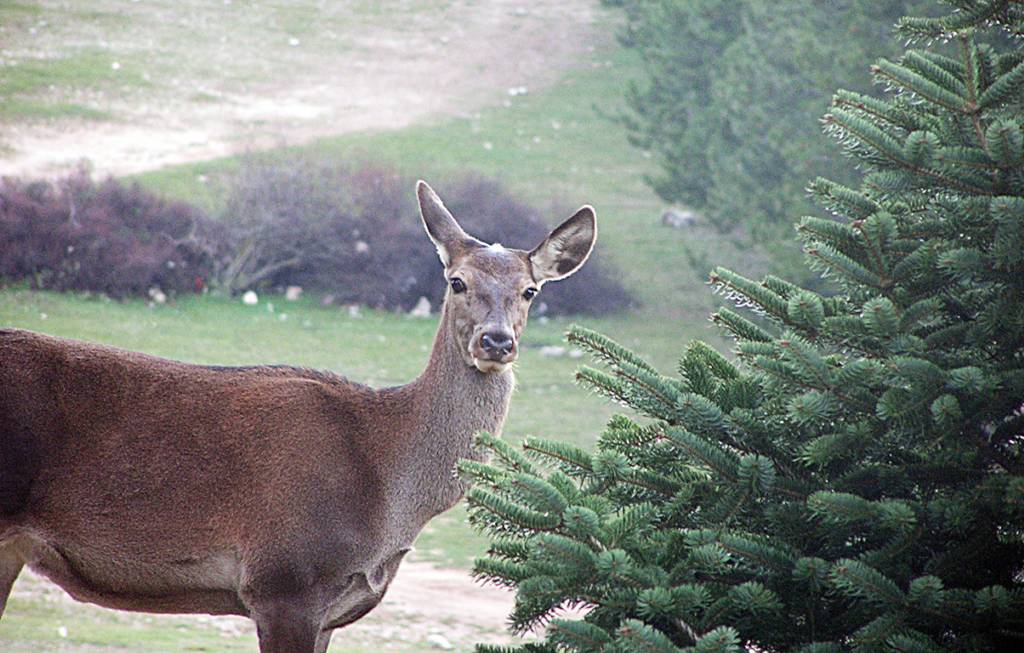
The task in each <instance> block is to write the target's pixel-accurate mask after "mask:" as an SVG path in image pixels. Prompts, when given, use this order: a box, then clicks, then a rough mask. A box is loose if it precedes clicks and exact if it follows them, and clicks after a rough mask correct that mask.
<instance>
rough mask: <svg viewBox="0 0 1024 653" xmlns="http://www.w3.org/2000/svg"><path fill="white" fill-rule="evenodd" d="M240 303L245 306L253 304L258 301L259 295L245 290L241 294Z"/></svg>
mask: <svg viewBox="0 0 1024 653" xmlns="http://www.w3.org/2000/svg"><path fill="white" fill-rule="evenodd" d="M242 303H243V304H245V305H246V306H255V305H256V304H259V303H260V296H259V295H257V294H256V293H255V291H252V290H246V291H245V294H244V295H242Z"/></svg>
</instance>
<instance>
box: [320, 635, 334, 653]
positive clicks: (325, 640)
mask: <svg viewBox="0 0 1024 653" xmlns="http://www.w3.org/2000/svg"><path fill="white" fill-rule="evenodd" d="M333 634H334V631H333V630H321V631H320V633H319V634H318V635H317V636H316V653H327V647H328V646H330V645H331V635H333Z"/></svg>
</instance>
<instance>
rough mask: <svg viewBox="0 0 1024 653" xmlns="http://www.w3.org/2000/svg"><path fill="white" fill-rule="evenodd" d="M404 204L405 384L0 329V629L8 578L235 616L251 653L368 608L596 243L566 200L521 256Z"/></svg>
mask: <svg viewBox="0 0 1024 653" xmlns="http://www.w3.org/2000/svg"><path fill="white" fill-rule="evenodd" d="M417 194H418V196H419V206H420V214H421V216H422V218H423V224H424V227H425V228H426V230H427V234H428V235H429V236H430V239H431V240H432V241H433V243H434V245H435V246H436V247H437V252H438V254H439V256H440V258H441V261H442V263H443V264H444V273H445V277H446V279H447V282H448V291H447V295H446V297H445V302H444V307H443V310H442V314H441V324H440V327H439V328H438V330H437V335H436V337H435V339H434V348H433V351H432V353H431V355H430V360H429V362H428V364H427V368H426V369H425V370H424V371H423V373H422V374H421V375H420V376H419V377H418V378H416V379H415V380H414V381H412V382H411V383H409V384H408V385H404V386H399V387H393V388H385V389H382V390H374V389H372V388H369V387H366V386H363V385H359V384H357V383H353V382H351V381H348V380H346V379H343V378H340V377H338V376H335V375H333V374H330V373H326V372H315V371H310V370H305V369H298V368H293V367H282V366H266V367H209V366H202V365H191V364H186V363H180V362H176V361H170V360H165V359H161V358H155V357H152V356H147V355H144V354H139V353H134V352H128V351H122V350H118V349H114V348H111V347H106V346H101V345H95V344H89V343H84V342H77V341H73V340H64V339H60V338H54V337H50V336H46V335H42V334H37V333H32V332H29V331H22V330H17V329H3V330H0V615H2V614H3V609H4V606H5V604H6V601H7V597H8V595H9V593H10V590H11V586H12V584H13V583H14V580H15V578H16V577H17V576H18V573H19V572H20V571H21V569H22V567H23V566H24V565H28V566H29V568H30V569H33V570H34V571H37V572H39V573H41V574H43V575H45V576H46V577H48V578H49V579H50V580H52V581H53V582H55V583H56V584H58V585H60V586H61V587H63V588H64V589H65V590H67V592H68V593H69V594H70V595H71V596H72V597H74V598H76V599H78V600H81V601H89V602H92V603H97V604H99V605H103V606H108V607H111V608H117V609H121V610H139V611H146V612H168V613H209V614H235V615H244V616H248V617H250V618H252V619H253V620H254V621H255V622H256V626H257V631H258V634H259V645H260V651H261V652H262V653H284V652H287V653H307V652H309V653H312V652H314V651H315V652H317V653H323V652H324V651H326V650H327V645H328V642H329V641H330V637H331V633H332V631H333V630H334V629H336V628H340V627H342V626H345V625H346V624H350V623H352V622H353V621H355V620H357V619H359V618H360V617H362V616H363V615H365V614H366V613H367V612H369V611H370V610H372V609H373V608H374V607H375V606H376V605H377V604H378V603H379V602H380V600H381V599H382V597H383V596H384V592H385V590H386V589H387V587H388V584H389V583H390V582H391V579H392V578H393V577H394V575H395V572H396V570H397V568H398V565H399V563H400V562H401V560H402V558H403V556H405V554H406V552H408V551H409V549H410V547H411V546H412V543H413V540H414V539H415V538H416V535H417V534H418V533H419V532H420V530H421V529H422V528H423V526H424V525H425V524H426V523H427V521H428V520H430V519H431V518H432V517H434V516H435V515H437V514H439V513H441V512H443V511H445V510H447V509H448V508H450V507H452V506H453V505H454V504H455V503H456V502H457V501H458V500H459V499H460V497H461V496H462V492H463V488H462V486H461V484H460V481H459V479H458V478H457V477H456V476H455V474H454V469H455V463H456V461H458V460H459V459H460V458H465V457H471V456H473V455H474V452H473V448H472V439H473V435H474V433H476V432H477V431H490V432H492V433H499V432H500V431H501V428H502V424H503V422H504V420H505V414H506V411H507V409H508V404H509V398H510V395H511V393H512V389H513V385H514V381H513V376H512V370H511V369H510V364H511V363H512V362H513V361H515V359H516V357H517V355H518V346H519V337H520V334H521V333H522V330H523V327H524V326H525V324H526V318H527V313H528V311H529V307H530V301H531V300H532V299H533V297H534V296H535V295H536V294H537V292H538V291H539V290H540V288H541V286H543V285H544V283H545V282H547V281H553V280H556V279H562V278H564V277H567V276H569V275H570V274H572V273H573V272H575V271H576V270H577V269H578V268H579V267H580V266H581V265H583V263H584V262H585V261H586V259H587V257H588V256H589V255H590V251H591V249H592V248H593V245H594V240H595V238H596V236H597V224H596V219H595V215H594V210H593V209H592V208H591V207H589V206H584V207H583V208H581V209H580V210H579V211H578V212H577V213H576V214H575V215H573V216H572V217H571V218H569V219H568V220H566V221H565V222H564V223H562V224H561V225H560V226H559V227H557V228H556V229H555V230H554V231H552V232H551V234H550V235H549V236H548V237H547V238H546V239H545V240H544V242H542V243H541V244H540V245H538V246H537V247H536V248H535V249H533V250H532V251H530V252H526V251H522V250H515V249H506V248H504V247H502V246H501V245H498V244H494V245H487V244H485V243H482V242H480V241H479V240H477V239H475V238H473V237H471V236H469V235H467V234H466V233H465V232H464V231H463V230H462V228H461V227H460V226H459V225H458V223H457V222H456V221H455V219H454V218H453V217H452V215H451V213H450V212H449V211H448V210H447V209H446V208H445V206H444V204H442V202H441V200H440V199H439V198H438V197H437V195H436V194H435V193H434V191H433V190H431V189H430V187H429V186H428V185H427V184H426V183H424V182H422V181H421V182H419V184H418V185H417Z"/></svg>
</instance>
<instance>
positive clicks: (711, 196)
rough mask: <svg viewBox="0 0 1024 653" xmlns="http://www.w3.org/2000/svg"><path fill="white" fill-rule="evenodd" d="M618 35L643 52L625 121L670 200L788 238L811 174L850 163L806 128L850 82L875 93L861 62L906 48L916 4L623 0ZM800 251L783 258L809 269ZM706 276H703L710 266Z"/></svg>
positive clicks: (726, 225)
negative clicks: (900, 24) (907, 20)
mask: <svg viewBox="0 0 1024 653" xmlns="http://www.w3.org/2000/svg"><path fill="white" fill-rule="evenodd" d="M611 4H619V5H621V6H622V7H623V8H624V10H625V13H626V16H627V23H626V27H625V29H624V30H623V32H622V35H621V40H622V42H623V43H624V44H625V45H626V46H628V47H631V48H633V49H635V50H636V52H637V53H638V54H639V55H640V57H641V60H642V67H643V71H644V78H643V80H642V81H641V82H639V83H634V84H633V85H632V86H631V88H630V90H629V93H628V96H627V102H628V106H629V111H628V113H626V114H625V115H624V116H622V120H623V121H624V123H625V125H626V126H627V127H628V129H629V132H630V134H631V140H632V142H633V143H634V144H635V145H637V146H638V147H642V148H644V149H646V150H649V151H651V152H653V153H654V154H655V155H656V157H657V160H658V162H659V164H660V168H661V172H660V174H658V175H656V176H653V177H652V178H650V179H649V183H650V185H651V186H652V188H653V189H654V190H655V191H656V192H657V193H658V195H659V196H661V197H662V198H663V199H664V200H666V201H667V202H678V203H681V204H684V205H687V206H690V207H692V208H694V209H697V210H699V211H700V212H701V213H702V214H704V215H705V216H706V218H707V219H708V221H709V222H710V223H711V224H712V225H714V226H715V227H717V228H718V229H720V230H722V231H730V230H733V229H734V228H735V227H737V226H742V227H743V228H744V229H745V230H748V231H749V232H750V235H752V236H754V237H755V239H756V240H762V241H763V240H764V239H766V238H767V239H769V240H771V241H784V242H792V241H791V239H790V235H791V231H790V225H791V223H792V216H793V215H794V213H796V214H802V213H805V212H806V211H808V210H810V208H811V206H812V205H811V203H810V202H809V201H808V200H807V198H806V193H805V192H804V188H805V186H806V183H807V180H808V179H809V178H811V177H812V176H814V175H823V176H827V177H829V178H831V179H836V180H837V181H840V182H844V183H845V182H849V181H851V180H852V179H854V176H853V170H852V167H851V166H850V165H849V164H848V162H846V161H844V160H843V158H842V157H840V156H837V155H836V153H835V151H834V150H833V149H831V148H829V146H828V139H826V138H824V137H823V136H822V135H821V133H820V132H817V131H815V130H813V129H809V125H812V124H814V121H815V120H817V119H818V117H819V116H820V115H821V113H822V111H823V110H824V109H825V108H826V107H827V105H828V100H829V97H830V95H831V93H832V91H833V89H835V88H836V86H837V85H840V84H842V85H843V86H845V87H847V88H851V89H852V90H855V91H858V92H868V91H869V80H868V79H867V78H866V77H865V75H864V74H863V62H864V61H870V60H872V59H874V58H877V57H879V56H889V55H893V54H896V53H898V45H899V44H898V43H896V42H895V41H894V40H893V38H892V25H893V24H894V23H895V21H896V19H897V18H898V17H900V16H902V15H905V14H907V13H912V12H910V11H908V10H913V9H916V8H917V7H919V6H920V5H922V4H926V3H923V2H921V1H916V2H915V1H912V0H832V1H829V2H810V3H809V2H801V1H799V0H792V1H791V0H782V1H780V2H770V3H768V2H759V1H757V0H737V1H736V2H715V1H714V0H655V1H653V2H651V1H649V0H644V1H639V0H620V1H619V2H615V3H611ZM798 260H799V257H798V256H796V255H795V250H793V249H791V248H783V250H782V252H781V253H780V254H779V255H778V256H777V257H776V265H777V267H778V266H780V265H781V266H782V269H784V270H786V271H787V272H789V273H796V274H799V273H801V271H800V270H797V269H796V268H798V267H799V266H798V265H788V264H786V263H787V262H788V261H793V262H796V261H798ZM704 272H705V271H702V274H703V273H704Z"/></svg>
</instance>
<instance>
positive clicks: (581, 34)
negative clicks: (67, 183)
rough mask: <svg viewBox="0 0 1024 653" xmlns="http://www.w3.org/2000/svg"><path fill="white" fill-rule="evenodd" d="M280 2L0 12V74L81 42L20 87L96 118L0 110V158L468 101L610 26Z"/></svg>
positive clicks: (580, 58) (501, 11)
mask: <svg viewBox="0 0 1024 653" xmlns="http://www.w3.org/2000/svg"><path fill="white" fill-rule="evenodd" d="M287 4H288V3H273V2H255V1H251V2H247V1H246V0H234V2H232V0H222V1H218V2H209V1H208V0H184V1H178V2H171V1H170V0H164V1H162V2H161V1H147V2H142V3H124V2H116V3H115V2H113V1H112V0H97V1H96V2H92V3H90V8H91V11H90V12H88V15H84V14H83V15H79V14H76V13H75V12H74V11H71V10H69V9H68V8H67V3H66V2H63V1H61V0H40V2H39V5H40V6H41V7H42V9H43V10H42V11H41V12H40V13H38V14H33V15H32V16H31V18H30V19H29V18H26V19H24V20H19V21H12V22H11V24H8V25H6V26H0V43H2V44H3V45H0V48H2V49H0V75H2V74H3V66H4V65H6V66H12V68H11V69H10V70H13V71H15V72H17V70H18V66H22V68H23V69H24V67H26V66H28V65H42V64H41V63H40V62H42V63H47V62H49V63H47V65H52V66H56V65H57V64H62V63H63V62H66V61H73V60H76V58H78V59H82V58H83V57H84V58H86V59H88V61H90V62H92V64H93V68H95V69H93V68H90V69H87V70H85V71H84V72H80V73H77V74H78V77H77V78H72V79H68V80H66V83H64V84H61V83H58V84H56V85H51V86H50V87H49V88H48V89H46V88H43V89H42V90H40V89H36V90H35V91H33V92H34V93H35V95H36V96H38V98H37V99H40V100H41V101H43V102H49V103H51V104H60V103H64V105H62V106H66V105H67V103H69V102H70V103H74V104H75V105H78V106H84V107H86V108H87V109H88V110H90V111H93V112H100V113H102V114H105V115H107V116H108V118H107V119H103V120H82V119H69V118H59V119H41V118H38V117H33V116H32V115H27V116H23V117H17V116H16V117H15V118H14V119H9V120H6V121H4V122H0V130H2V131H0V145H2V147H0V174H16V175H54V174H57V173H60V172H62V171H65V170H68V169H69V168H71V167H73V166H74V165H76V164H77V162H78V161H79V160H81V159H83V158H87V159H89V160H90V161H91V162H92V164H93V166H94V167H95V169H96V170H97V171H98V172H101V173H113V174H126V173H133V172H140V171H145V170H149V169H154V168H158V167H162V166H165V165H169V164H176V163H184V162H190V161H199V160H204V159H209V158H213V157H219V156H225V155H229V154H235V153H239V152H243V151H246V150H252V149H261V148H266V147H272V146H277V145H281V144H290V145H294V144H300V143H305V142H308V141H310V140H312V139H315V138H318V137H323V136H329V135H336V134H342V133H347V132H353V131H359V130H379V129H394V128H400V127H403V126H406V125H409V124H412V123H416V122H422V121H424V120H429V119H432V118H435V117H440V116H457V115H462V116H470V115H472V114H473V113H474V112H476V111H478V110H479V109H480V108H481V107H482V106H487V105H497V104H501V103H502V102H509V101H513V100H514V99H515V97H516V95H514V94H515V93H519V92H522V91H525V92H527V93H529V92H532V91H536V90H539V89H541V88H543V87H545V86H547V85H549V84H551V83H552V82H553V81H555V80H556V79H558V78H559V77H560V75H562V74H563V73H564V72H565V71H566V70H567V69H570V68H573V67H577V66H581V65H588V64H587V57H588V54H589V53H590V52H593V50H594V48H595V45H597V46H600V45H603V44H605V43H607V42H608V40H609V39H610V38H611V37H610V35H609V30H608V29H607V27H606V26H605V27H602V26H601V23H602V21H604V20H605V18H604V14H603V13H602V11H601V9H600V8H599V6H598V3H597V2H596V1H585V0H537V1H534V2H529V3H526V2H521V1H509V0H490V1H488V2H474V1H472V0H453V1H450V2H443V3H425V2H413V1H411V0H404V1H403V0H390V1H389V2H384V3H347V2H346V3H329V2H318V3H306V4H307V5H315V6H313V7H299V8H295V7H291V8H289V7H287ZM296 4H302V3H296ZM300 10H301V11H300ZM382 16H383V17H382ZM54 62H56V63H54ZM88 79H92V80H93V83H91V84H90V83H87V82H86V80H88ZM510 93H511V94H510ZM0 99H2V98H0Z"/></svg>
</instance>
